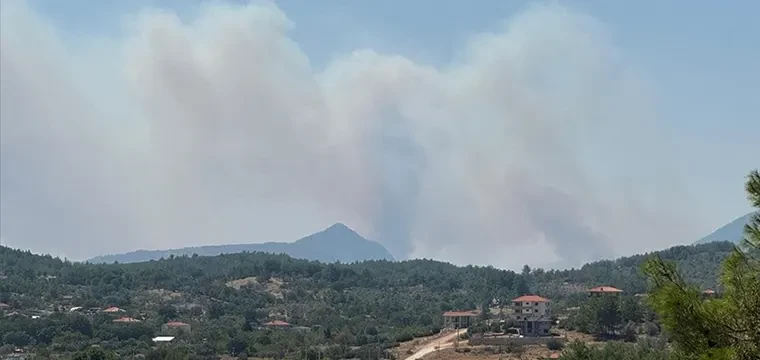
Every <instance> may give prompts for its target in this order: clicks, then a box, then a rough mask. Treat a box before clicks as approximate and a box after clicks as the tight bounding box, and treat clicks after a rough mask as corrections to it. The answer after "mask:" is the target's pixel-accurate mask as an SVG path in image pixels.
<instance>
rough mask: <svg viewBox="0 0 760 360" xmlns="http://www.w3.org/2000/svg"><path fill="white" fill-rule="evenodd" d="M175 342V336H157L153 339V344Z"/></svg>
mask: <svg viewBox="0 0 760 360" xmlns="http://www.w3.org/2000/svg"><path fill="white" fill-rule="evenodd" d="M172 340H174V336H156V337H154V338H153V342H169V341H172Z"/></svg>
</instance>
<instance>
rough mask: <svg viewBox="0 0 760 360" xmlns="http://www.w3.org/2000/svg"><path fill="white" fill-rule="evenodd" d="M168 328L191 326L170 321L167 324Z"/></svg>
mask: <svg viewBox="0 0 760 360" xmlns="http://www.w3.org/2000/svg"><path fill="white" fill-rule="evenodd" d="M166 326H168V327H183V326H190V324H188V323H183V322H181V321H169V322H168V323H166Z"/></svg>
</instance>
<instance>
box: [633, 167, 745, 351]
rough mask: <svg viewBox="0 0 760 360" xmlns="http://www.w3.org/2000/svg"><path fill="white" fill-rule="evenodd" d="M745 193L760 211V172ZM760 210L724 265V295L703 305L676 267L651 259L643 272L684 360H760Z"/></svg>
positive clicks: (698, 294) (655, 303)
mask: <svg viewBox="0 0 760 360" xmlns="http://www.w3.org/2000/svg"><path fill="white" fill-rule="evenodd" d="M746 191H747V195H748V199H749V201H750V203H751V204H752V206H754V207H755V208H756V209H759V210H760V173H758V171H757V170H754V171H752V172H750V174H749V175H748V176H747V182H746ZM759 253H760V211H758V212H756V213H755V214H754V216H752V218H751V220H750V222H749V224H747V226H746V227H745V238H744V240H743V241H742V243H741V245H739V246H737V247H736V248H735V249H734V251H733V253H732V254H731V255H730V256H729V257H728V259H726V261H725V262H724V263H723V271H722V275H721V279H720V280H721V284H722V287H723V289H722V293H721V294H720V295H721V296H720V298H718V299H709V300H704V299H702V298H701V297H700V292H699V289H698V288H696V287H694V286H691V285H689V284H686V283H685V282H684V280H683V278H682V277H681V275H680V274H679V273H678V271H677V269H676V266H675V264H673V263H669V262H665V261H663V260H662V259H660V258H653V259H651V260H649V261H648V262H647V263H646V264H645V266H644V271H645V272H646V273H647V275H648V276H649V278H650V279H651V280H652V283H653V285H654V289H653V292H652V294H651V296H650V302H651V304H652V306H653V307H654V309H655V311H657V313H658V314H659V316H660V318H661V321H662V324H663V326H664V327H665V328H666V329H667V331H668V333H669V334H670V336H671V337H672V339H673V340H674V344H675V346H676V351H677V354H678V355H680V356H682V357H683V358H685V359H700V360H701V359H731V360H758V359H760V258H759V257H758V254H759Z"/></svg>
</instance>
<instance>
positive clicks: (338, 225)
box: [325, 222, 356, 232]
mask: <svg viewBox="0 0 760 360" xmlns="http://www.w3.org/2000/svg"><path fill="white" fill-rule="evenodd" d="M346 230H348V231H350V232H356V231H354V230H353V229H351V228H350V227H348V226H346V224H344V223H342V222H336V223H335V224H332V225H330V227H328V228H327V229H325V231H331V232H332V231H346Z"/></svg>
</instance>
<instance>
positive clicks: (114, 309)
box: [103, 306, 124, 313]
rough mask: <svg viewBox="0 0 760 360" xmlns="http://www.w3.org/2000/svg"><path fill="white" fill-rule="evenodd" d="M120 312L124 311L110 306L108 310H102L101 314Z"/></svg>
mask: <svg viewBox="0 0 760 360" xmlns="http://www.w3.org/2000/svg"><path fill="white" fill-rule="evenodd" d="M120 311H124V310H122V309H119V308H117V307H115V306H111V307H110V308H108V309H105V310H103V312H107V313H115V312H120Z"/></svg>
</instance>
